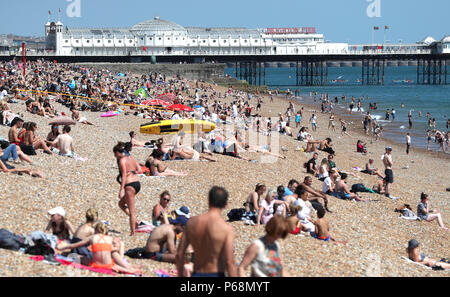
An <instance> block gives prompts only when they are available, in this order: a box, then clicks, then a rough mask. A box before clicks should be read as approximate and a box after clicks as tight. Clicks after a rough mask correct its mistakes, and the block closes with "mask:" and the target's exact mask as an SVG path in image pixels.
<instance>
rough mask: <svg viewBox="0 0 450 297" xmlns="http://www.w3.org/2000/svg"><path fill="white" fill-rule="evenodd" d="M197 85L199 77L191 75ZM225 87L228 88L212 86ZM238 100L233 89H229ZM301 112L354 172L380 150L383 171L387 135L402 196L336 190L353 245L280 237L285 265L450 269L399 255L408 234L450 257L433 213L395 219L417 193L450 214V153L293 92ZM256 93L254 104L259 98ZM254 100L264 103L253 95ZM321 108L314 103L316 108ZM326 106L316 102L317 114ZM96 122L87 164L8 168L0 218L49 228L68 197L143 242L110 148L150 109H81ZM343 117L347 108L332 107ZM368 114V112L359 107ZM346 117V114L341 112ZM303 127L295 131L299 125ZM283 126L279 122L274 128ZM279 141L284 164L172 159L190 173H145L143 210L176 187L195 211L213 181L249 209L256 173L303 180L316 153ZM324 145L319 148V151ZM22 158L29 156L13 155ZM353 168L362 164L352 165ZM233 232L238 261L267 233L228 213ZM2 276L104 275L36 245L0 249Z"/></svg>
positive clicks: (38, 160)
mask: <svg viewBox="0 0 450 297" xmlns="http://www.w3.org/2000/svg"><path fill="white" fill-rule="evenodd" d="M191 85H192V86H194V85H195V84H194V83H193V82H191ZM212 87H213V88H215V89H216V90H217V91H218V92H222V93H224V92H225V91H226V89H225V88H223V87H220V86H216V85H213V86H212ZM221 100H222V101H224V102H231V101H232V99H231V98H228V99H221ZM263 101H264V104H263V106H262V111H261V113H260V114H261V115H262V116H273V117H276V116H277V114H278V113H279V112H282V113H284V112H285V110H286V108H287V105H288V100H287V99H282V98H275V102H273V103H270V100H269V98H268V97H265V98H264V99H263ZM293 102H294V105H295V106H296V110H298V109H299V108H300V107H302V106H303V107H304V110H305V116H304V119H302V124H303V125H304V126H308V127H309V126H310V125H309V123H308V119H309V118H310V117H311V114H312V113H315V114H316V115H317V117H318V125H319V128H318V129H317V131H316V132H313V136H314V138H315V139H317V140H319V139H320V140H321V139H324V138H326V137H331V138H332V139H333V144H334V146H333V147H334V150H335V151H336V156H335V158H334V161H335V162H336V164H337V166H338V168H339V169H341V170H344V171H347V172H352V171H353V167H356V166H357V167H364V165H365V163H366V162H367V160H368V159H369V158H372V159H374V160H375V167H376V168H379V169H382V168H383V164H382V161H381V159H380V158H381V155H382V154H383V152H384V148H385V146H386V145H390V146H392V147H393V153H392V154H393V161H394V167H393V171H394V175H395V182H394V184H393V186H392V190H391V192H392V194H393V195H394V196H396V197H399V199H398V200H396V201H392V200H390V199H387V198H386V197H384V196H382V195H377V194H370V193H361V196H362V197H364V198H371V199H372V200H373V201H371V202H367V203H356V202H351V201H343V200H339V199H336V198H333V197H331V199H330V203H329V208H330V210H332V211H333V213H327V214H326V217H327V218H328V220H329V221H330V227H331V233H332V234H333V235H334V237H336V238H338V239H341V240H348V243H347V244H346V245H336V244H333V243H326V242H322V241H319V240H316V239H314V238H312V237H309V236H307V237H306V236H294V235H289V236H288V237H287V238H286V239H285V240H282V241H280V243H281V245H282V256H283V258H282V261H283V262H282V263H283V265H284V266H285V268H286V269H287V270H288V271H289V272H290V274H291V275H292V276H295V277H312V276H317V277H318V276H325V277H339V276H341V277H342V276H352V277H356V276H382V277H425V276H433V277H443V276H444V277H448V276H450V272H449V271H433V270H431V269H426V268H424V267H421V266H418V265H415V264H411V263H408V262H406V261H404V260H403V259H402V258H401V257H402V256H407V254H406V247H407V242H408V241H409V240H410V239H412V238H416V239H417V240H418V241H419V242H420V243H421V251H423V252H424V253H426V255H427V256H428V257H430V258H434V259H441V258H444V257H449V256H450V255H449V250H450V232H446V231H443V230H441V229H440V228H439V227H438V225H437V223H436V222H435V221H433V222H431V223H428V222H420V221H407V220H404V219H401V218H399V214H398V213H396V212H394V209H395V208H396V207H398V206H400V205H402V204H405V203H406V204H410V205H411V207H412V209H413V211H414V212H416V208H417V204H418V203H419V200H420V194H421V193H422V192H425V193H427V194H429V196H430V201H431V205H432V208H436V209H439V210H440V212H441V213H442V216H443V220H444V223H446V225H448V224H450V203H449V199H450V193H449V192H447V191H446V188H448V187H449V186H450V184H449V172H450V162H449V159H448V157H446V156H443V155H441V154H436V153H427V152H425V151H423V150H419V149H414V148H413V149H412V152H411V153H410V154H409V155H406V153H405V147H404V146H402V145H398V144H395V143H391V142H387V141H385V140H383V139H382V140H381V141H380V142H375V141H374V139H373V138H372V137H371V136H366V135H363V134H361V133H360V132H359V131H361V130H362V124H361V123H360V122H357V121H354V122H353V125H351V126H352V127H350V128H351V129H350V130H349V133H350V134H351V135H352V137H349V136H341V132H340V129H339V128H338V127H337V129H336V132H333V131H331V130H328V129H327V127H328V115H325V114H321V113H320V106H316V107H315V106H311V105H304V104H302V103H300V102H298V101H293ZM253 103H254V102H253ZM255 105H256V104H255ZM55 106H56V109H57V110H58V111H60V112H62V111H63V112H65V113H66V114H70V111H69V110H68V109H67V108H65V107H63V106H62V105H60V104H55ZM11 108H12V110H13V111H14V112H15V113H18V114H23V115H24V118H25V119H26V120H27V121H34V122H36V123H37V124H38V127H39V128H38V134H39V135H40V136H42V137H45V136H46V135H47V133H48V132H49V131H50V126H49V124H48V123H49V121H50V120H49V119H47V118H44V117H40V116H37V115H33V114H30V113H25V110H26V109H25V104H24V102H19V103H18V104H11ZM315 111H316V112H315ZM317 111H318V112H317ZM83 116H85V117H86V118H87V119H88V120H89V121H91V122H92V123H93V124H94V125H95V126H88V125H82V124H77V125H76V126H74V127H73V128H72V132H71V136H72V137H73V139H74V146H75V152H76V153H77V154H78V155H79V156H81V157H83V158H87V161H86V162H82V161H77V160H74V159H71V158H66V157H61V156H56V155H52V156H51V155H46V154H43V153H41V152H40V153H38V155H37V156H35V157H33V161H34V163H35V164H34V165H33V167H35V168H38V169H41V170H42V171H43V172H44V173H45V175H46V178H45V179H36V178H32V177H30V176H28V175H23V176H18V175H15V174H2V173H0V188H1V189H2V191H1V193H2V194H1V202H0V212H1V214H2V220H1V222H2V224H1V226H0V227H1V228H5V229H8V230H11V231H13V232H15V233H17V234H29V233H31V232H33V231H37V230H44V229H45V227H46V225H47V223H48V216H47V211H48V210H49V209H51V208H53V207H55V206H62V207H64V208H65V210H66V213H67V219H68V220H69V221H70V222H71V223H72V224H73V225H74V226H79V225H80V224H82V223H83V222H84V216H85V212H86V210H87V209H88V208H90V207H95V208H96V209H98V211H99V218H100V219H101V220H102V221H108V222H110V224H111V226H110V228H111V230H114V231H117V232H118V233H114V234H112V235H113V236H118V237H120V239H121V240H122V241H123V242H124V244H125V248H126V249H131V248H137V247H144V246H145V243H146V241H147V238H148V234H145V233H138V234H137V235H136V236H134V237H130V236H129V223H128V218H127V217H126V216H125V215H124V214H123V212H122V211H121V210H120V209H119V207H118V201H119V198H118V192H119V184H118V183H117V182H116V176H117V174H118V168H117V162H116V160H115V158H114V155H113V153H112V147H113V146H114V145H115V144H117V142H118V141H128V140H129V136H128V133H129V132H130V131H136V132H137V131H139V127H140V125H141V124H144V123H146V122H148V120H147V121H146V120H145V119H142V118H139V117H135V116H132V115H128V116H126V115H123V114H122V115H120V116H117V117H113V118H101V117H100V114H99V113H91V112H83ZM336 118H337V119H338V118H339V115H337V116H336ZM361 121H362V117H361ZM336 122H337V123H338V120H337V121H336ZM293 130H294V132H295V134H296V132H297V131H298V129H295V128H293ZM274 133H275V132H274ZM7 134H8V127H5V126H0V136H3V137H5V138H6V137H7ZM158 137H159V136H156V135H155V136H148V135H141V134H139V135H138V140H145V141H149V140H152V139H157V138H158ZM358 139H360V140H362V141H364V142H366V143H367V144H368V146H367V149H368V154H367V155H366V156H363V155H361V154H360V153H357V152H356V141H357V140H358ZM279 142H280V145H279V146H280V147H285V148H286V150H287V151H285V152H282V151H281V150H280V152H279V153H280V154H283V155H285V156H286V157H287V158H286V159H284V160H280V159H279V160H276V162H270V163H267V162H262V160H261V154H258V153H244V154H243V155H244V156H246V157H250V158H252V159H256V160H257V161H258V162H256V163H251V162H246V161H243V160H239V159H236V158H230V157H227V156H222V155H215V156H214V157H215V158H217V160H218V162H216V163H210V162H192V161H171V162H170V165H169V168H171V169H173V170H176V171H183V172H187V173H188V176H186V177H167V178H156V177H141V178H140V182H141V185H142V190H141V192H140V193H139V194H138V195H137V197H136V212H137V218H138V220H140V221H142V220H145V221H151V211H152V208H153V206H154V205H155V204H156V203H157V202H158V201H159V194H160V193H161V192H162V191H164V190H168V191H169V192H170V194H171V195H172V200H171V202H170V203H171V204H170V209H171V210H175V209H178V208H180V207H181V206H183V205H186V206H188V207H189V209H190V212H191V214H192V215H198V214H201V213H203V212H205V211H206V210H207V208H208V204H207V194H208V191H209V189H210V188H211V187H212V186H214V185H218V186H223V187H225V188H226V189H227V190H228V191H229V194H230V199H229V203H228V206H227V208H226V209H225V210H224V212H223V216H224V219H226V214H227V212H228V211H230V210H231V209H233V208H241V207H242V205H243V203H244V201H245V199H246V197H247V196H248V194H250V193H251V192H252V191H253V190H254V186H255V185H256V184H257V183H264V184H265V185H266V186H267V188H268V189H270V188H276V187H277V186H279V185H285V186H286V185H287V183H288V181H289V180H290V179H297V180H298V181H303V179H304V177H305V176H306V169H304V168H303V164H304V163H305V162H306V161H308V160H309V159H310V158H311V157H312V154H311V153H305V152H301V151H297V150H296V148H297V147H298V146H305V144H304V143H300V142H298V141H296V140H295V139H294V138H292V137H287V136H284V135H280V136H279ZM150 153H151V150H150V149H137V148H135V149H133V151H132V155H133V156H134V158H135V159H136V160H138V161H139V162H144V161H145V160H146V158H147V157H148V156H149V155H150ZM326 157H327V154H326V153H324V152H319V161H320V160H321V159H322V158H326ZM15 166H17V167H19V168H21V167H23V165H15ZM353 172H354V171H353ZM356 173H357V175H358V176H359V177H360V178H359V179H358V178H355V177H353V176H349V180H348V184H349V185H350V186H351V184H355V183H364V184H365V185H366V186H368V187H370V188H371V187H372V185H373V184H375V183H376V181H377V178H376V177H375V176H370V175H365V174H362V173H360V172H356ZM313 187H314V188H316V189H321V187H322V183H321V182H320V181H318V180H317V179H314V182H313ZM231 225H232V226H233V228H234V230H235V234H236V239H235V259H236V261H237V262H238V263H239V262H240V261H241V259H242V257H243V255H244V252H245V249H246V248H247V247H248V246H249V244H250V243H251V242H252V241H253V240H255V239H257V238H259V237H260V236H262V235H263V234H264V229H263V228H264V227H263V226H259V227H255V226H248V225H245V224H244V222H240V221H239V222H232V223H231ZM127 261H128V262H129V263H132V264H139V265H143V269H144V273H143V276H145V277H156V276H157V275H156V274H155V272H154V271H155V270H158V269H164V270H166V271H171V270H174V269H175V265H171V264H166V263H159V262H155V261H152V260H136V259H130V258H127ZM0 276H6V277H8V276H47V277H52V276H90V277H99V276H103V275H100V274H96V273H93V272H89V271H84V270H75V269H73V268H68V267H63V266H53V265H48V264H45V263H41V262H34V261H32V260H30V259H29V255H25V254H23V253H21V252H11V251H7V250H3V249H0Z"/></svg>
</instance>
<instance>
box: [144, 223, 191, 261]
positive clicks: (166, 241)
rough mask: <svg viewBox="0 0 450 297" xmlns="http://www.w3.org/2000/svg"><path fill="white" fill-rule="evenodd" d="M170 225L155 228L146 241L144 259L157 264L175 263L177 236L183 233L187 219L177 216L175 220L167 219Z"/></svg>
mask: <svg viewBox="0 0 450 297" xmlns="http://www.w3.org/2000/svg"><path fill="white" fill-rule="evenodd" d="M169 222H170V224H163V225H161V226H158V227H156V228H155V229H154V230H153V231H152V233H151V234H150V237H149V238H148V240H147V244H146V246H145V253H143V257H144V258H145V259H152V260H155V261H158V262H167V263H175V256H176V245H175V244H176V238H177V236H176V235H177V234H179V233H181V232H183V230H184V227H185V226H186V223H187V222H188V219H187V218H186V217H185V216H178V217H177V218H176V219H175V220H173V219H169Z"/></svg>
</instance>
